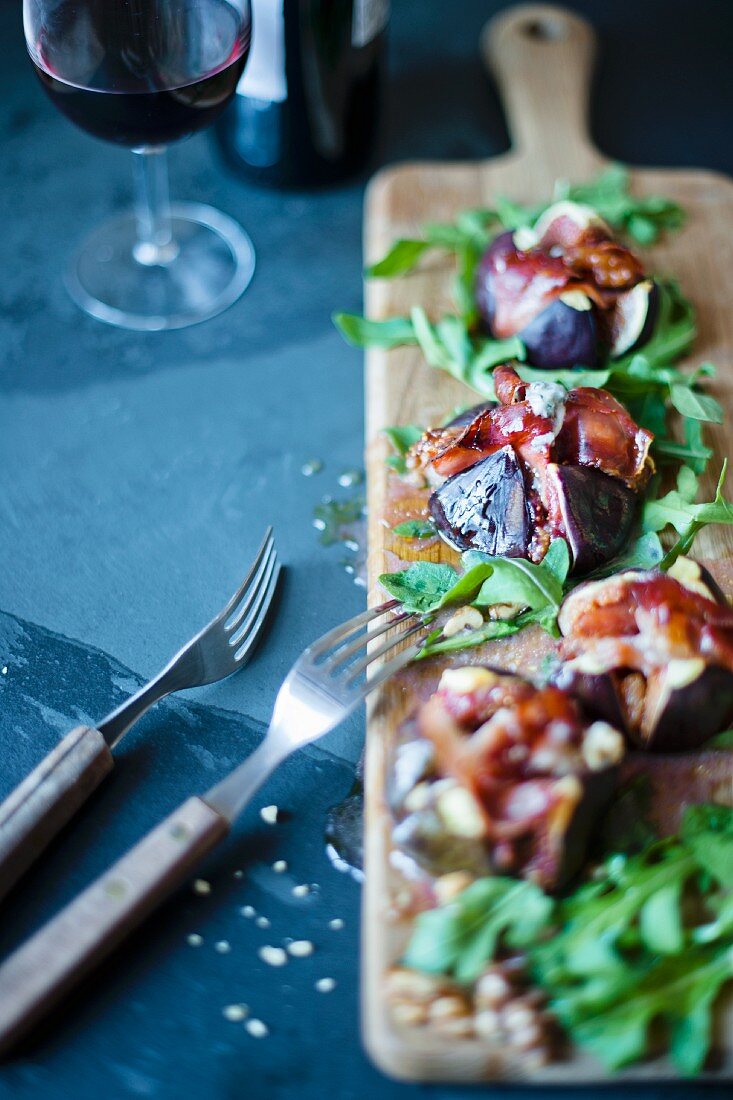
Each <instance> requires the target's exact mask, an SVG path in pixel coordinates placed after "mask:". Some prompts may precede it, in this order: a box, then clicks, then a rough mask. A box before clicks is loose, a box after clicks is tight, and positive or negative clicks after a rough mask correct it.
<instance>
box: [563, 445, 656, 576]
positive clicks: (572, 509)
mask: <svg viewBox="0 0 733 1100" xmlns="http://www.w3.org/2000/svg"><path fill="white" fill-rule="evenodd" d="M547 475H548V478H550V477H553V478H554V480H555V488H556V492H557V496H558V500H559V502H560V509H561V512H562V518H563V526H564V528H565V536H566V538H567V540H568V544H569V546H570V553H571V555H572V559H573V570H572V571H573V573H575V574H583V573H590V571H591V570H592V569H597V568H598V566H599V565H604V564H605V563H606V562H607V561H611V560H612V559H613V558H615V557H616V555H617V554H619V553H620V552H621V550H622V549H623V548H624V546H625V545H626V543H627V541H628V538H629V535H630V533H631V528H632V525H633V523H634V514H635V512H636V506H637V497H636V493H634V492H633V490H632V489H629V487H628V486H627V485H626V484H625V483H624V482H623V481H621V480H620V478H617V477H611V475H610V474H605V473H603V471H602V470H596V469H595V468H594V467H593V466H555V465H554V464H551V465H549V466H548V467H547Z"/></svg>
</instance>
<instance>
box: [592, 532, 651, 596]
mask: <svg viewBox="0 0 733 1100" xmlns="http://www.w3.org/2000/svg"><path fill="white" fill-rule="evenodd" d="M663 557H664V550H663V548H662V544H661V542H660V541H659V535H657V533H656V532H655V531H646V532H645V533H644V534H643V535H639V537H638V538H637V539H635V540H634V541H633V542H631V543H629V544H628V546H627V547H626V549H625V550H624V551H623V553H621V554H619V556H618V557H617V558H614V559H613V561H609V562H606V564H605V565H601V566H599V567H598V569H594V570H593V572H592V573H588V574H587V575H586V576H584V577H583V581H588V580H593V581H596V580H601V579H602V578H603V577H611V576H613V574H614V573H623V572H625V570H627V569H654V568H655V566H657V565H659V563H660V562H661V560H662V558H663ZM578 583H581V582H578Z"/></svg>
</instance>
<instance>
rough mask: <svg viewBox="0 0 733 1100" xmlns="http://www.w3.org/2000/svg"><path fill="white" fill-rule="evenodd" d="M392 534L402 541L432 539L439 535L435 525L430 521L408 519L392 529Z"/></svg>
mask: <svg viewBox="0 0 733 1100" xmlns="http://www.w3.org/2000/svg"><path fill="white" fill-rule="evenodd" d="M392 534H394V535H398V536H399V537H400V538H401V539H431V538H433V536H434V535H436V534H437V531H436V530H435V524H434V523H433V522H432V520H429V519H407V520H405V522H404V523H398V524H397V526H396V527H393V528H392Z"/></svg>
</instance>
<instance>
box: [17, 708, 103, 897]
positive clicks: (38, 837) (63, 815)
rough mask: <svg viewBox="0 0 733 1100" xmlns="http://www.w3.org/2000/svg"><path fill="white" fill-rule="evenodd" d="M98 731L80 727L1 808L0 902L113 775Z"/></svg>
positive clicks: (61, 743) (54, 750)
mask: <svg viewBox="0 0 733 1100" xmlns="http://www.w3.org/2000/svg"><path fill="white" fill-rule="evenodd" d="M113 763H114V761H113V759H112V753H111V752H110V750H109V746H108V745H107V742H106V741H105V740H104V738H103V737H102V734H101V733H100V732H99V730H95V729H91V728H90V727H89V726H77V727H76V729H73V730H72V731H71V732H70V733H67V735H66V737H64V739H63V741H60V742H59V744H58V745H57V746H56V748H55V749H53V751H52V752H50V753H49V754H48V756H46V758H45V759H44V760H42V761H41V763H40V764H39V765H38V767H37V768H35V769H34V770H33V771H32V772H31V773H30V775H28V776H26V778H25V779H24V780H23V782H22V783H20V784H19V785H18V786H17V787H16V788H15V790H14V791H13V792H12V793H11V794H9V795H8V797H7V798H6V799H5V801H4V802H3V803H2V805H0V899H2V898H3V897H4V896H5V894H7V892H8V891H9V890H10V888H11V887H12V886H13V885H14V884H15V882H16V881H17V880H18V879H19V878H20V876H21V875H22V874H23V872H24V871H25V870H26V869H27V868H28V867H29V866H30V865H31V863H32V862H33V861H34V860H35V859H36V858H37V857H38V856H39V855H40V854H41V852H42V851H43V849H44V848H45V847H46V845H47V844H48V843H49V842H50V841H51V840H52V839H53V837H55V836H56V834H57V833H58V832H60V831H61V829H62V828H63V827H64V825H66V823H67V822H68V821H69V820H70V819H71V818H72V817H73V816H74V814H75V813H76V811H77V810H78V809H79V807H80V806H81V805H82V804H83V803H84V802H85V801H86V799H87V798H88V797H89V795H90V794H91V793H92V791H93V790H95V789H96V787H98V786H99V784H100V783H101V781H102V780H103V779H104V777H105V776H106V775H107V773H108V772H109V771H110V770H111V768H112V766H113Z"/></svg>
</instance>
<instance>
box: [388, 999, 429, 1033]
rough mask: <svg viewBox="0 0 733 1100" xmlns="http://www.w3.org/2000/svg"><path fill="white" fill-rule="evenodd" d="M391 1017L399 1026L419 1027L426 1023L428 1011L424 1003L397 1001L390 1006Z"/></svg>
mask: <svg viewBox="0 0 733 1100" xmlns="http://www.w3.org/2000/svg"><path fill="white" fill-rule="evenodd" d="M392 1019H393V1020H394V1022H395V1023H396V1024H397V1025H398V1026H399V1027H420V1026H421V1025H422V1024H425V1023H427V1020H428V1012H427V1009H426V1007H425V1005H419V1004H415V1003H414V1002H413V1001H398V1002H397V1004H395V1005H393V1006H392Z"/></svg>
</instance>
